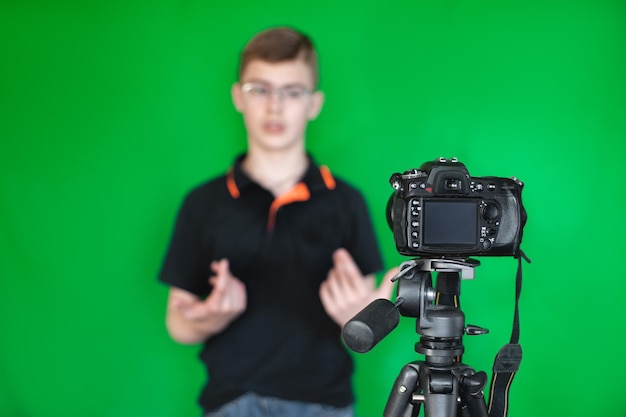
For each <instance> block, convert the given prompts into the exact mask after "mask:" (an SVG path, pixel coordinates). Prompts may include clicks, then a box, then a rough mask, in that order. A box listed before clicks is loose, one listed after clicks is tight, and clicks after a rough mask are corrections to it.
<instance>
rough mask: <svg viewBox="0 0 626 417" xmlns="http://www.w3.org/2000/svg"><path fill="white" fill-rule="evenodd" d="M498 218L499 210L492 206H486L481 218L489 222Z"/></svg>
mask: <svg viewBox="0 0 626 417" xmlns="http://www.w3.org/2000/svg"><path fill="white" fill-rule="evenodd" d="M499 216H500V210H498V207H497V206H495V205H493V204H487V205H486V206H485V208H484V209H483V218H484V219H485V220H487V221H489V222H492V221H494V220H496V219H497V218H498V217H499Z"/></svg>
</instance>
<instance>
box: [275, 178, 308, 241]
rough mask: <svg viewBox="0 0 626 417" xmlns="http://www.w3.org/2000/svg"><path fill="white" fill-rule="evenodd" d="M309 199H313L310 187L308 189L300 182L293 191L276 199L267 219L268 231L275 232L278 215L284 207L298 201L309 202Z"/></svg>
mask: <svg viewBox="0 0 626 417" xmlns="http://www.w3.org/2000/svg"><path fill="white" fill-rule="evenodd" d="M309 198H311V192H310V191H309V187H307V186H306V184H305V183H303V182H299V183H298V184H296V185H295V186H294V187H293V188H292V189H291V190H289V191H287V192H286V193H284V194H281V195H279V196H278V197H276V199H275V200H274V201H273V202H272V205H271V206H270V212H269V216H268V219H267V230H268V231H270V230H274V226H275V225H276V214H277V213H278V210H279V209H280V208H281V207H282V206H285V205H287V204H290V203H295V202H297V201H307V200H308V199H309Z"/></svg>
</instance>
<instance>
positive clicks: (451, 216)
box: [422, 200, 478, 249]
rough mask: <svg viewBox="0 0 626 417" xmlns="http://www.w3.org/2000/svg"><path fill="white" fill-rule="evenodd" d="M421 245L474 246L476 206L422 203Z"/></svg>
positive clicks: (456, 202)
mask: <svg viewBox="0 0 626 417" xmlns="http://www.w3.org/2000/svg"><path fill="white" fill-rule="evenodd" d="M422 225H423V239H424V240H423V245H424V246H426V247H428V246H438V247H442V248H443V249H445V247H446V246H450V247H452V248H453V247H460V246H461V247H467V246H474V245H476V244H477V243H478V202H477V201H475V200H474V201H467V200H454V201H451V200H446V201H441V200H438V201H428V200H424V201H423V219H422Z"/></svg>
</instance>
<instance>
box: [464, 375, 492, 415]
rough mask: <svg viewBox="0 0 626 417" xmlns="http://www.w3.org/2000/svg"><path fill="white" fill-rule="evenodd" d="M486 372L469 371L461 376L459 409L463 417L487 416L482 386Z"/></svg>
mask: <svg viewBox="0 0 626 417" xmlns="http://www.w3.org/2000/svg"><path fill="white" fill-rule="evenodd" d="M486 383H487V374H486V373H484V372H482V371H481V372H477V373H474V371H471V370H470V372H469V373H468V374H467V375H465V376H462V377H461V409H462V412H463V414H462V415H463V417H489V413H488V411H487V404H486V403H485V396H484V394H483V388H484V387H485V384H486Z"/></svg>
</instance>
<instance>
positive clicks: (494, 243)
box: [387, 158, 526, 258]
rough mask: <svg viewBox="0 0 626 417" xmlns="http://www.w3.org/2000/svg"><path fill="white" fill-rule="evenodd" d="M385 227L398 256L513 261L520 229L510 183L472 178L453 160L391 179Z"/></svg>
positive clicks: (515, 188) (516, 195) (515, 190)
mask: <svg viewBox="0 0 626 417" xmlns="http://www.w3.org/2000/svg"><path fill="white" fill-rule="evenodd" d="M389 182H390V184H391V186H392V187H393V188H394V192H393V194H392V195H391V197H390V198H389V201H388V203H387V221H388V223H389V227H390V228H391V230H392V231H393V235H394V240H395V243H396V249H397V250H398V252H399V253H400V254H402V255H407V256H425V257H430V258H447V257H450V258H467V257H469V256H517V255H518V251H519V245H520V243H521V240H522V230H523V227H524V224H525V223H526V211H525V210H524V207H523V205H522V201H521V194H522V189H523V187H524V184H523V183H522V182H521V181H519V180H518V179H516V178H500V177H472V176H470V174H469V172H468V170H467V168H466V167H465V165H464V164H463V163H461V162H459V161H458V160H457V159H456V158H452V159H446V158H439V159H436V160H434V161H431V162H425V163H424V164H422V166H421V167H420V168H419V169H411V170H409V171H405V172H404V173H403V174H400V173H395V174H393V175H392V176H391V178H390V180H389Z"/></svg>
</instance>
